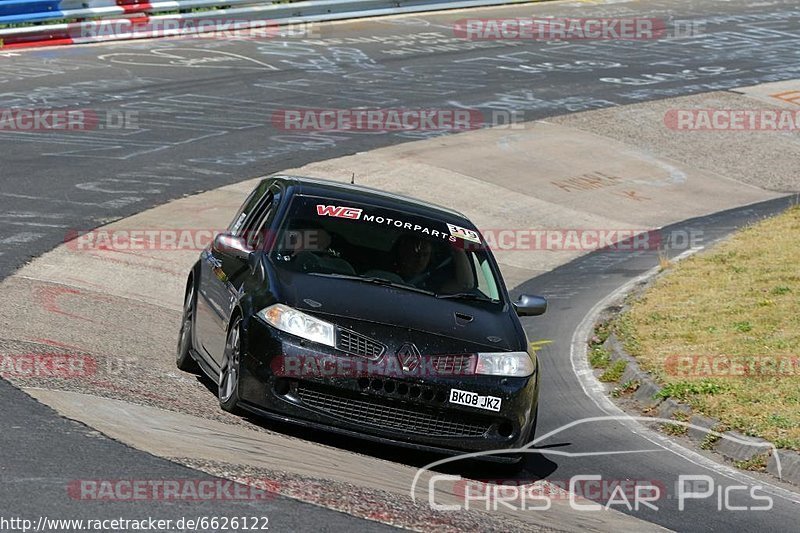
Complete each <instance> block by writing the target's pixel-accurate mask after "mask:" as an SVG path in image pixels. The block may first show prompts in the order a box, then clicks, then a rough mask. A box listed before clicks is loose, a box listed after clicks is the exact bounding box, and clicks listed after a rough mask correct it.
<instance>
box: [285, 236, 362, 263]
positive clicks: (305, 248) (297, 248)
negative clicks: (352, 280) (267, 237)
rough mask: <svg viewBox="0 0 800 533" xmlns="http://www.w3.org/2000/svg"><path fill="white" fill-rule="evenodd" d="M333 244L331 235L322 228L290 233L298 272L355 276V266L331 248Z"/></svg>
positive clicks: (289, 243)
mask: <svg viewBox="0 0 800 533" xmlns="http://www.w3.org/2000/svg"><path fill="white" fill-rule="evenodd" d="M331 242H332V238H331V234H330V233H328V232H327V231H326V230H325V229H324V228H322V227H321V226H316V227H314V226H310V227H307V228H305V229H294V230H290V231H289V232H288V246H289V248H290V250H292V251H293V252H294V253H293V254H292V255H293V256H294V257H293V260H292V262H293V263H294V265H295V267H296V268H297V269H298V270H302V271H304V272H326V273H336V274H349V275H354V274H355V273H356V272H355V269H354V268H353V266H352V265H351V264H350V263H348V262H347V261H345V260H344V259H342V258H341V257H340V253H339V252H337V251H336V250H334V249H333V248H331Z"/></svg>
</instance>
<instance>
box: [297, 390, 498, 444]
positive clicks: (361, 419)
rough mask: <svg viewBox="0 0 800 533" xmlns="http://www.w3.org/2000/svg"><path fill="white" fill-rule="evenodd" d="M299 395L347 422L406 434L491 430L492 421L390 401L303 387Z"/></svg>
mask: <svg viewBox="0 0 800 533" xmlns="http://www.w3.org/2000/svg"><path fill="white" fill-rule="evenodd" d="M297 394H298V396H299V397H300V399H301V400H302V401H303V403H304V404H305V405H306V406H307V407H309V408H312V409H314V410H316V411H320V412H322V413H325V414H327V415H330V416H333V417H336V418H340V419H342V420H345V421H347V422H352V423H357V424H363V425H366V426H372V427H376V428H382V429H391V430H394V431H403V432H407V433H413V434H415V435H426V436H431V437H434V436H435V437H481V436H483V435H484V434H485V433H486V432H487V431H488V430H489V428H490V426H491V422H490V421H488V420H484V421H482V422H481V421H479V420H472V421H470V420H467V419H466V418H464V417H459V416H454V415H450V414H442V413H436V412H434V411H428V410H423V409H421V408H409V407H406V406H404V407H398V406H397V405H396V404H395V405H390V404H389V402H385V401H380V400H378V399H377V398H376V399H375V400H359V399H355V398H348V397H343V396H340V395H337V394H331V393H330V392H325V391H322V390H319V389H316V388H311V387H309V386H308V385H305V384H300V385H299V386H298V388H297Z"/></svg>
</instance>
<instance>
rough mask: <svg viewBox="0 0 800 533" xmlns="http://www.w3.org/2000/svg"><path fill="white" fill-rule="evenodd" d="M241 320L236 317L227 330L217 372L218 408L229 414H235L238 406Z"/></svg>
mask: <svg viewBox="0 0 800 533" xmlns="http://www.w3.org/2000/svg"><path fill="white" fill-rule="evenodd" d="M241 325H242V319H241V317H236V318H235V319H234V321H233V322H232V323H231V327H230V329H229V330H228V338H227V340H226V341H225V353H224V355H223V357H222V366H221V367H220V370H219V381H218V383H219V386H218V389H217V390H218V393H217V396H218V397H219V406H220V407H221V408H222V409H223V410H224V411H228V412H229V413H237V412H238V409H237V405H238V404H239V365H240V363H241V357H242V335H241V333H242V330H241Z"/></svg>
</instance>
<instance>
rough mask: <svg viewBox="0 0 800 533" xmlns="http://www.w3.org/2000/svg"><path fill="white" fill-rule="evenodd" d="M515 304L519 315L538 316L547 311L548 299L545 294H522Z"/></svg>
mask: <svg viewBox="0 0 800 533" xmlns="http://www.w3.org/2000/svg"><path fill="white" fill-rule="evenodd" d="M513 305H514V309H515V310H516V311H517V315H519V316H538V315H543V314H544V312H545V311H547V299H546V298H544V297H543V296H531V295H530V294H520V296H519V298H517V301H516V302H514V304H513Z"/></svg>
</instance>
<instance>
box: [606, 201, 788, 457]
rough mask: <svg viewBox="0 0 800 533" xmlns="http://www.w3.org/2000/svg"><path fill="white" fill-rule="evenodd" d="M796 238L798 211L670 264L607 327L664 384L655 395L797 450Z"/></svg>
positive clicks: (726, 424)
mask: <svg viewBox="0 0 800 533" xmlns="http://www.w3.org/2000/svg"><path fill="white" fill-rule="evenodd" d="M799 237H800V206H795V207H793V208H791V209H789V210H788V211H787V212H785V213H783V214H782V215H780V216H778V217H775V218H772V219H768V220H765V221H762V222H760V223H758V224H755V225H753V226H750V227H748V228H746V229H744V230H742V231H740V232H739V233H737V234H735V235H734V236H733V237H732V238H731V239H729V240H727V241H725V242H724V243H722V244H719V245H717V246H715V247H713V248H711V249H709V250H707V251H705V252H703V253H701V254H698V255H696V256H693V257H691V258H688V259H686V260H684V261H681V262H680V263H678V264H676V265H673V266H671V267H670V269H669V271H668V272H666V273H665V274H664V275H663V276H662V277H660V278H659V279H657V280H656V281H655V282H654V284H653V286H652V287H651V288H650V289H649V290H648V291H647V292H646V293H645V294H644V295H642V296H641V297H639V298H637V299H636V300H634V301H633V302H632V303H631V307H630V309H629V311H627V312H626V313H625V314H623V315H621V316H620V317H618V318H617V319H616V320H615V321H614V322H613V324H612V328H613V330H614V331H615V332H616V334H617V335H618V336H619V338H620V339H621V340H622V342H623V343H624V345H625V348H626V349H627V351H628V352H629V353H630V354H631V355H633V356H634V357H636V359H637V362H638V363H639V365H640V367H641V368H642V369H643V370H646V371H648V372H650V373H651V374H652V375H653V377H654V378H655V379H656V380H657V381H658V382H659V383H661V384H662V385H663V386H664V390H663V391H662V392H661V396H662V397H665V398H666V397H672V398H675V399H677V400H680V401H682V402H686V403H688V404H690V405H691V407H692V409H693V410H694V411H696V412H699V413H702V414H705V415H707V416H710V417H713V418H717V419H719V420H720V422H721V423H722V425H724V426H726V427H729V428H730V429H736V430H738V431H740V432H742V433H745V434H748V435H754V436H759V437H762V438H765V439H767V440H769V441H771V442H773V443H774V444H775V445H776V446H778V447H781V448H789V449H794V450H800V358H799V357H798V354H800V244H798V238H799ZM596 357H597V359H598V360H600V361H602V359H603V358H602V357H601V354H597V356H596ZM596 366H597V365H596ZM606 366H607V367H608V366H609V365H608V363H606ZM601 367H602V366H601ZM607 372H608V370H607Z"/></svg>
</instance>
